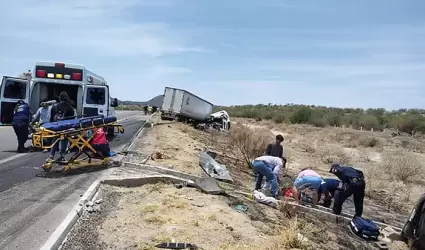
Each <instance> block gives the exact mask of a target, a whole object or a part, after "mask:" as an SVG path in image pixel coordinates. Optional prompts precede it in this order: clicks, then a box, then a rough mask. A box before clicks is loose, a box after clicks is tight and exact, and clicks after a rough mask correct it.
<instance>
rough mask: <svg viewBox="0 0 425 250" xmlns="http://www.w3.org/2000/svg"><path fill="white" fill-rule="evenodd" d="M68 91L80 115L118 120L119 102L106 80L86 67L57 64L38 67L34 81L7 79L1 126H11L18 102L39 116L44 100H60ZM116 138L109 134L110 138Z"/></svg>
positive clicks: (0, 102)
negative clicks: (101, 116)
mask: <svg viewBox="0 0 425 250" xmlns="http://www.w3.org/2000/svg"><path fill="white" fill-rule="evenodd" d="M62 91H65V92H66V93H67V94H68V96H69V97H70V99H71V100H72V101H74V103H75V107H74V108H75V109H76V111H77V114H78V115H79V116H81V117H83V116H84V117H87V116H96V115H104V116H115V109H114V107H116V106H118V100H117V99H116V98H111V97H110V93H109V86H108V84H107V83H106V81H105V79H104V78H103V77H101V76H99V75H97V74H95V73H93V72H92V71H90V70H88V69H86V68H85V67H84V66H83V65H78V64H69V63H55V62H38V63H36V64H35V67H34V70H33V72H32V76H31V77H30V79H21V78H16V77H9V76H3V80H2V82H1V87H0V125H8V124H11V122H12V118H13V110H14V107H15V105H16V102H17V101H18V100H24V101H25V102H26V103H28V104H29V106H30V108H31V111H32V112H33V113H35V112H36V111H37V109H38V108H39V107H40V102H41V101H42V100H57V98H58V96H59V94H60V93H61V92H62ZM111 133H112V134H113V133H114V132H113V130H112V131H108V134H109V135H111Z"/></svg>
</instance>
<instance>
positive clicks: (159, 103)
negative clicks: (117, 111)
mask: <svg viewBox="0 0 425 250" xmlns="http://www.w3.org/2000/svg"><path fill="white" fill-rule="evenodd" d="M163 100H164V95H158V96H155V97H154V98H152V99H150V100H149V101H146V102H135V101H121V100H118V104H120V105H141V106H146V105H150V106H156V107H161V106H162V101H163Z"/></svg>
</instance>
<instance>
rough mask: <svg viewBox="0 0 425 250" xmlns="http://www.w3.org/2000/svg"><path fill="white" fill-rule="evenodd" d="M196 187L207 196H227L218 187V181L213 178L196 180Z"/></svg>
mask: <svg viewBox="0 0 425 250" xmlns="http://www.w3.org/2000/svg"><path fill="white" fill-rule="evenodd" d="M195 186H196V187H197V188H199V189H201V190H202V192H204V193H206V194H215V195H219V194H225V192H224V190H223V189H222V188H221V187H220V186H219V185H218V183H217V180H216V179H214V178H211V177H206V178H201V179H199V180H196V181H195Z"/></svg>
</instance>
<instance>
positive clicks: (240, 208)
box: [235, 204, 248, 213]
mask: <svg viewBox="0 0 425 250" xmlns="http://www.w3.org/2000/svg"><path fill="white" fill-rule="evenodd" d="M235 210H236V211H238V212H239V213H245V212H246V211H248V207H247V206H246V205H244V204H238V205H236V206H235Z"/></svg>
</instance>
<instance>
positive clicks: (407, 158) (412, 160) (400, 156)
mask: <svg viewBox="0 0 425 250" xmlns="http://www.w3.org/2000/svg"><path fill="white" fill-rule="evenodd" d="M382 165H383V167H384V168H385V170H386V172H387V174H388V175H389V178H390V180H398V181H402V182H404V183H411V182H415V181H418V180H421V179H422V177H423V172H424V164H423V163H422V161H421V160H420V159H419V157H418V156H416V155H415V154H413V153H408V152H403V151H393V152H387V153H385V154H384V155H383V162H382Z"/></svg>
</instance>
